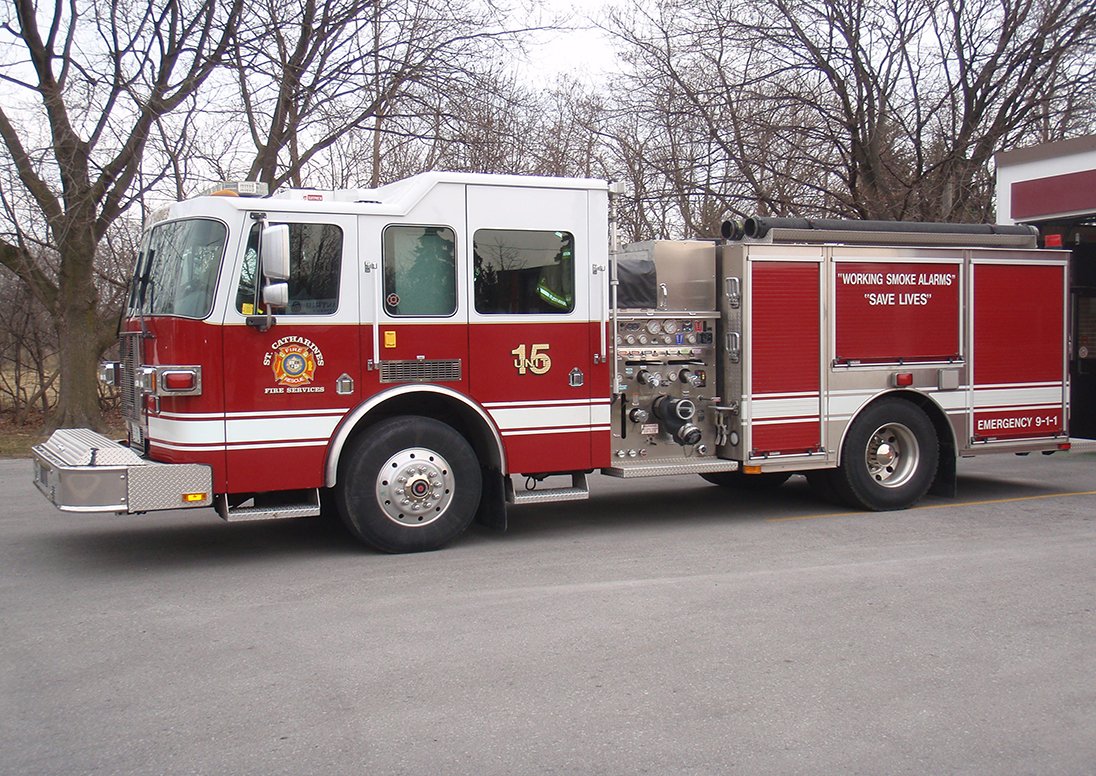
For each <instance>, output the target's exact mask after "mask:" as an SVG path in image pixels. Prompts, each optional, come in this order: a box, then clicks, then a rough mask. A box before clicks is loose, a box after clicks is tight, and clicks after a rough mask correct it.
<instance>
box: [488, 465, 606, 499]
mask: <svg viewBox="0 0 1096 776" xmlns="http://www.w3.org/2000/svg"><path fill="white" fill-rule="evenodd" d="M588 498H590V488H589V486H587V484H586V474H585V473H583V472H577V473H576V474H572V475H571V487H569V488H540V489H537V490H522V491H515V490H514V481H513V480H512V479H511V478H509V477H507V478H506V501H507V503H509V504H536V503H538V502H539V503H543V502H547V501H584V500H586V499H588Z"/></svg>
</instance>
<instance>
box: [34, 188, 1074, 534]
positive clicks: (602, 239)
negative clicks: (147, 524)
mask: <svg viewBox="0 0 1096 776" xmlns="http://www.w3.org/2000/svg"><path fill="white" fill-rule="evenodd" d="M611 189H612V187H610V186H609V185H608V184H607V183H605V182H604V181H596V180H579V179H557V178H536V177H521V176H492V175H475V174H452V173H427V174H424V175H419V176H415V177H413V178H410V179H408V180H405V181H401V182H398V183H394V184H391V185H388V186H384V187H381V188H378V189H372V190H353V191H335V192H332V191H328V192H320V191H310V190H303V191H300V190H298V191H288V192H284V193H282V194H280V195H277V196H274V197H266V196H258V197H256V196H232V195H228V196H224V195H222V196H217V195H214V196H202V197H197V198H194V199H191V200H187V201H184V202H179V203H176V204H174V205H172V206H170V209H169V211H168V212H167V213H166V214H165V215H164V217H162V218H161V219H159V220H157V221H156V222H155V223H154V224H151V225H150V227H149V229H148V230H147V232H146V236H145V239H144V242H143V245H142V249H141V253H140V256H139V257H138V259H137V262H136V267H135V271H134V275H133V282H132V288H131V292H130V297H129V302H128V305H127V310H126V312H125V315H124V319H123V324H122V331H121V337H120V354H119V356H120V357H119V360H118V361H117V362H112V363H109V364H106V365H104V368H103V375H102V376H103V379H105V380H106V381H108V382H112V383H113V384H115V385H118V386H119V387H120V390H121V393H122V404H123V413H124V415H125V419H126V423H127V430H128V434H127V439H126V440H124V441H120V442H118V441H113V440H110V439H107V438H106V437H103V436H102V435H99V434H96V433H95V432H92V431H89V430H75V429H68V430H62V431H58V432H56V433H55V434H54V436H53V437H52V438H51V439H50V440H49V441H47V442H46V443H44V444H42V445H40V446H38V447H37V448H35V479H36V483H37V484H38V486H39V488H40V489H41V490H42V491H43V493H45V495H46V496H47V497H48V498H49V499H50V500H51V501H52V502H53V503H54V504H55V505H57V506H58V507H59V508H61V509H63V510H69V511H116V512H120V513H139V512H147V511H153V510H159V509H175V508H182V507H206V506H213V507H215V508H216V510H217V512H218V513H219V514H220V515H221V517H222V518H224V519H225V520H243V519H267V518H276V517H299V516H310V515H318V514H320V512H321V511H323V510H325V509H332V510H334V511H337V512H338V514H339V515H340V516H341V518H342V519H343V521H344V522H345V523H346V525H347V527H348V528H349V529H350V531H351V532H352V533H353V534H354V535H355V536H357V537H358V538H359V539H361V540H363V541H364V542H366V543H367V544H369V545H371V546H373V547H376V548H378V549H381V550H384V551H393V552H394V551H414V550H427V549H433V548H436V547H440V546H442V545H444V544H446V543H447V542H449V541H451V540H453V539H454V538H455V537H456V536H458V535H459V534H460V533H461V532H462V531H463V530H464V529H465V528H466V527H467V525H468V524H469V523H470V522H471V521H472V519H473V518H475V517H477V516H478V518H479V519H480V520H482V521H484V522H486V523H488V524H491V525H495V526H499V527H502V526H505V522H506V504H508V503H509V504H520V503H526V502H529V501H562V500H568V499H577V498H585V497H587V495H588V487H587V479H586V478H587V475H588V474H590V473H592V472H595V471H600V472H601V473H603V474H606V475H610V476H615V477H647V476H656V475H667V476H683V475H688V476H692V475H701V476H703V477H704V478H705V479H707V480H708V481H710V482H713V483H715V484H718V485H722V486H725V487H728V488H735V487H747V486H752V485H758V484H767V485H775V484H779V483H780V482H782V481H783V480H785V479H787V478H788V477H789V476H791V475H792V474H794V473H803V474H806V475H807V476H808V479H810V480H811V482H812V484H813V485H814V486H815V487H816V488H817V489H818V490H820V491H821V492H823V493H824V494H828V495H830V496H832V497H835V498H838V499H840V500H842V501H844V502H845V503H848V504H851V505H854V506H856V507H858V508H866V509H896V508H903V507H906V506H909V505H910V504H912V503H914V502H916V501H917V500H918V499H920V498H921V497H922V496H923V495H924V494H925V493H926V492H927V491H928V490H929V488H930V487H935V488H936V489H938V490H941V491H944V492H947V491H949V490H953V489H954V478H955V477H954V475H955V462H956V459H957V458H959V457H961V456H967V455H974V454H978V453H982V452H1030V451H1036V450H1038V451H1047V452H1049V451H1055V450H1063V449H1068V447H1069V444H1070V443H1069V435H1068V426H1067V423H1068V411H1069V405H1068V373H1067V371H1066V370H1067V358H1066V325H1067V324H1066V320H1067V313H1068V311H1067V304H1066V298H1067V297H1066V294H1067V273H1066V267H1067V254H1066V253H1064V252H1061V251H1044V250H1038V249H1036V247H1035V232H1034V230H1033V229H1031V228H1028V227H1023V226H1018V227H1017V226H1014V227H991V226H986V227H956V226H954V225H915V224H893V223H877V222H810V221H788V220H775V221H774V220H764V219H751V220H750V221H748V222H746V223H745V224H743V225H738V224H731V223H728V224H726V225H725V228H724V234H723V235H722V238H721V239H709V240H690V241H648V242H641V243H635V244H632V245H629V246H625V247H623V248H619V249H615V250H612V251H610V244H611V242H612V240H611V231H612V221H613V219H612V217H611V216H612V214H611V210H612V197H611V194H612V193H613V192H612V190H611ZM221 194H225V192H221ZM1021 312H1022V313H1023V315H1022V317H1021V316H1020V313H1021ZM549 476H562V477H564V482H563V483H562V484H558V481H555V483H556V484H552V483H549V482H546V480H547V478H548V477H549ZM515 479H516V480H517V483H518V484H517V486H515ZM522 483H524V484H525V487H522Z"/></svg>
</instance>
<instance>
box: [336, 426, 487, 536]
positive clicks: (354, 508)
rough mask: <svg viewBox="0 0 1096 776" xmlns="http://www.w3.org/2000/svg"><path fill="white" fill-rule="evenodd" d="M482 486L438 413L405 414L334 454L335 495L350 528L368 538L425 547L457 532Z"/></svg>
mask: <svg viewBox="0 0 1096 776" xmlns="http://www.w3.org/2000/svg"><path fill="white" fill-rule="evenodd" d="M482 489H483V480H482V475H481V473H480V467H479V463H478V462H477V461H476V455H475V453H474V452H473V450H472V448H471V446H470V445H469V444H468V442H467V440H465V438H464V437H462V436H461V435H460V434H458V433H457V432H456V431H455V430H453V428H452V427H450V426H447V425H446V424H445V423H442V422H440V421H437V420H433V419H431V418H417V417H411V416H404V417H396V418H389V419H387V420H383V421H381V422H380V423H378V424H377V425H375V426H373V427H372V428H369V429H367V430H366V431H365V432H364V433H362V434H359V435H358V436H357V437H356V438H355V439H354V440H353V441H352V442H351V443H350V445H349V446H348V448H347V449H346V451H345V452H344V453H343V455H342V458H341V459H340V461H339V482H338V484H337V485H336V487H335V502H336V505H337V506H338V510H339V515H340V517H342V520H343V522H344V523H345V524H346V527H347V528H348V529H349V530H350V533H352V534H353V535H354V536H355V537H356V538H358V539H360V540H361V541H362V542H365V543H366V544H368V545H369V546H371V547H373V548H375V549H378V550H380V551H382V552H393V553H394V552H425V551H428V550H436V549H438V548H440V547H444V546H445V545H446V544H448V543H449V542H451V541H453V540H454V539H456V538H457V537H458V536H460V535H461V534H462V533H463V532H464V530H465V529H466V528H467V527H468V525H469V524H470V523H471V522H472V518H473V517H474V516H475V514H476V509H477V508H478V507H479V502H480V494H481V492H482Z"/></svg>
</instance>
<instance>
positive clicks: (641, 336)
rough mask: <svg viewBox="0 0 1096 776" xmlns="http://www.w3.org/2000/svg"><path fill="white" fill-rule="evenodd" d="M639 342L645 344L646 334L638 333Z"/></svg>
mask: <svg viewBox="0 0 1096 776" xmlns="http://www.w3.org/2000/svg"><path fill="white" fill-rule="evenodd" d="M639 344H640V345H646V344H647V335H646V334H640V335H639Z"/></svg>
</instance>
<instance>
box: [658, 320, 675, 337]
mask: <svg viewBox="0 0 1096 776" xmlns="http://www.w3.org/2000/svg"><path fill="white" fill-rule="evenodd" d="M677 329H678V325H677V321H663V322H662V330H663V331H664V332H666V333H667V334H677Z"/></svg>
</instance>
